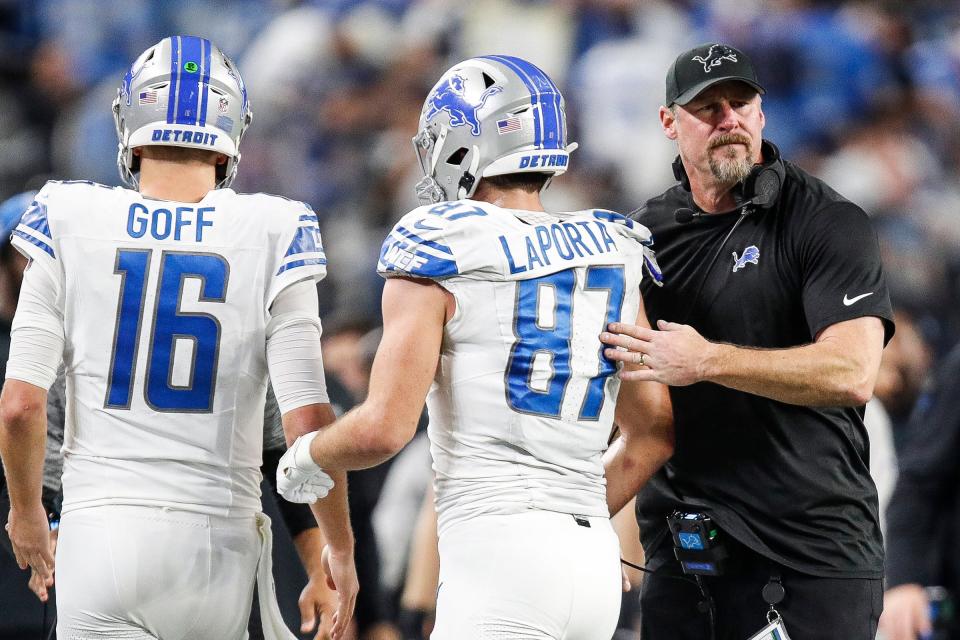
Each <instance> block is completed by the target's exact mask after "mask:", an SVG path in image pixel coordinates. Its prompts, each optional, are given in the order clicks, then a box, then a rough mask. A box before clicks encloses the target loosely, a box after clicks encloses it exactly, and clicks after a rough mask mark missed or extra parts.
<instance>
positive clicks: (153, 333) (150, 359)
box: [143, 250, 230, 413]
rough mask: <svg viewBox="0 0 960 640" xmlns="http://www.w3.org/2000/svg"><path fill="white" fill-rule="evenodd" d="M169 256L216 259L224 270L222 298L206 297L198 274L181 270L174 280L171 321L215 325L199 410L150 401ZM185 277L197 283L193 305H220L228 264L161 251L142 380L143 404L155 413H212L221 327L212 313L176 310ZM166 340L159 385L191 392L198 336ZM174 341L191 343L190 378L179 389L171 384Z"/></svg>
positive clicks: (187, 253) (190, 253) (195, 254)
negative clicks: (207, 378)
mask: <svg viewBox="0 0 960 640" xmlns="http://www.w3.org/2000/svg"><path fill="white" fill-rule="evenodd" d="M172 256H186V257H201V256H206V257H210V258H215V259H217V260H219V261H220V262H221V263H222V264H223V267H224V271H223V285H222V286H223V290H222V295H220V296H217V297H208V296H207V295H206V290H207V277H206V275H204V274H202V273H196V272H192V271H186V270H181V271H180V274H179V276H180V277H179V278H178V280H179V282H178V286H177V301H176V304H175V305H174V312H173V317H174V318H183V317H186V318H206V319H208V320H210V321H212V322H213V324H214V325H215V326H216V335H217V337H216V340H215V341H214V347H213V358H212V360H213V364H212V366H211V370H210V394H209V396H208V398H207V402H206V406H205V407H202V408H189V407H181V406H177V405H171V406H166V407H164V406H160V404H158V403H156V402H154V400H156V399H157V398H153V399H151V397H150V396H151V394H154V393H156V392H157V391H156V390H155V389H154V387H155V386H157V381H156V380H155V379H154V375H153V363H154V351H155V350H156V347H157V326H158V325H159V324H160V322H159V319H160V307H161V305H166V304H167V302H166V296H163V295H162V290H163V287H164V285H165V284H166V280H165V278H164V275H165V273H164V271H165V269H166V267H167V263H168V262H169V258H170V257H172ZM187 278H196V279H198V280H200V281H201V284H200V295H199V297H198V299H197V302H221V303H222V302H226V301H227V287H228V286H229V284H230V263H229V262H227V260H226V258H224V257H223V256H221V255H219V254H216V253H208V252H203V251H166V250H165V251H163V252H161V254H160V274H159V276H158V278H157V295H156V300H155V302H154V310H153V323H152V326H151V328H150V347H149V351H148V353H147V370H146V375H145V380H144V385H143V400H144V402H146V403H147V406H148V407H150V408H151V409H153V410H154V411H157V412H158V413H211V412H212V411H213V396H214V393H215V392H216V389H217V373H218V369H219V364H220V337H221V336H222V335H223V328H222V327H221V326H220V321H219V320H218V319H217V317H216V316H214V315H212V314H209V313H204V312H202V311H181V310H180V306H181V303H182V302H183V284H184V281H185V280H186V279H187ZM169 338H170V343H171V344H170V350H169V356H168V357H169V358H170V361H169V363H168V365H167V368H166V379H165V380H164V383H163V384H164V386H165V387H166V390H168V391H173V392H177V391H186V390H191V391H192V390H193V389H194V383H195V382H196V380H195V378H194V374H195V373H196V367H197V358H198V357H199V355H200V341H199V339H198V338H199V336H196V335H194V334H184V333H170V334H169ZM178 339H190V340H192V341H193V344H194V348H193V350H192V358H191V360H190V376H189V380H190V382H189V383H188V384H187V385H186V386H183V387H181V386H175V385H173V384H172V382H173V363H174V358H173V354H174V351H175V345H176V342H177V340H178Z"/></svg>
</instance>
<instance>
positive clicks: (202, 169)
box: [0, 36, 357, 640]
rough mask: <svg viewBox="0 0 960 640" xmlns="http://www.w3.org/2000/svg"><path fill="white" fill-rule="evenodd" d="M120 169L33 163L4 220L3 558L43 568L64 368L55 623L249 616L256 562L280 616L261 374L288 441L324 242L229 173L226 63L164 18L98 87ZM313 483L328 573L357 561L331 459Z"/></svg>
mask: <svg viewBox="0 0 960 640" xmlns="http://www.w3.org/2000/svg"><path fill="white" fill-rule="evenodd" d="M114 116H115V120H116V124H117V132H118V135H119V138H120V150H119V156H118V163H119V168H120V171H121V175H122V176H123V178H124V180H125V182H127V183H128V184H130V185H131V186H132V187H133V189H123V188H110V187H105V186H102V185H98V184H93V183H89V182H50V183H48V184H47V185H46V186H45V187H44V188H43V189H42V190H41V191H40V192H39V193H38V194H37V196H36V199H35V200H34V201H33V203H32V204H31V205H30V207H29V208H28V209H27V211H26V213H24V215H23V217H22V219H21V221H20V224H19V225H18V226H17V227H16V229H15V230H14V237H13V240H12V242H13V243H14V245H15V246H16V247H17V249H19V250H20V251H21V252H22V253H24V254H25V255H26V256H27V257H28V258H29V259H30V265H29V267H28V268H27V270H26V273H25V275H24V280H23V287H22V290H21V296H20V301H19V305H18V309H17V313H16V317H15V319H14V323H13V334H12V346H11V350H10V359H9V362H8V365H7V379H6V384H5V386H4V388H3V396H2V400H0V412H2V418H3V428H2V429H0V453H2V456H3V463H4V466H5V468H6V473H7V481H8V484H9V489H10V500H11V509H10V514H9V520H8V524H7V527H8V530H9V532H10V538H11V541H12V542H13V545H14V549H15V552H16V555H17V560H18V562H19V564H20V566H21V567H23V568H25V567H26V566H27V565H29V566H30V567H31V568H32V569H33V570H35V571H37V572H39V573H40V574H41V575H42V576H43V577H44V578H45V579H46V580H47V582H48V583H49V581H50V579H51V578H52V572H53V570H54V559H53V558H52V557H51V555H50V552H49V550H48V547H47V531H46V529H47V522H46V518H45V516H44V512H43V508H42V506H41V503H40V486H41V482H40V480H41V472H42V463H43V451H44V435H45V430H46V429H45V419H46V416H45V413H44V407H45V397H46V394H47V390H48V388H49V387H50V385H51V383H52V382H53V381H54V377H55V375H56V371H57V367H58V365H59V364H60V362H61V360H62V361H63V363H64V365H65V367H66V376H67V414H66V433H65V439H64V445H63V451H64V469H63V493H64V498H63V509H62V519H61V524H60V536H59V545H58V548H57V553H56V570H57V607H58V613H59V621H58V627H57V632H58V635H59V637H61V638H116V637H123V638H131V639H144V640H146V639H157V638H163V639H164V640H168V639H187V638H197V639H199V638H205V639H206V638H217V639H234V638H235V639H238V640H239V639H241V638H245V637H246V624H247V619H248V617H249V611H250V606H251V599H252V594H253V589H254V584H258V585H259V588H258V592H259V596H260V605H261V606H260V610H261V616H262V618H263V621H264V633H265V636H266V637H267V638H291V639H292V638H293V637H294V636H293V635H292V634H291V633H290V632H289V630H288V629H287V628H286V626H285V625H284V623H283V620H282V619H281V618H280V616H279V610H278V607H277V604H276V600H275V597H274V589H273V584H272V576H271V573H270V571H271V567H270V533H269V532H270V526H269V520H268V519H267V518H266V516H264V515H263V514H262V512H261V507H260V494H259V484H260V473H259V466H260V463H261V452H262V429H263V418H262V416H263V407H264V398H265V394H266V385H267V375H268V372H269V375H270V378H271V379H272V381H273V385H274V389H275V391H276V396H277V399H278V402H279V405H280V410H281V412H282V414H283V418H282V420H283V427H284V431H285V433H286V436H287V440H288V442H292V441H293V440H294V439H295V438H296V437H297V436H299V435H302V434H304V433H306V432H308V431H310V430H313V429H316V428H317V427H319V426H321V425H324V424H327V423H329V422H331V421H332V420H333V418H334V414H333V412H332V410H331V409H330V405H329V402H328V399H327V394H326V389H325V383H324V376H323V363H322V359H321V357H320V324H319V319H318V315H317V312H318V308H317V307H318V303H317V293H316V286H315V283H316V282H317V281H319V280H320V279H322V278H323V277H324V275H325V269H326V267H325V265H326V259H325V257H324V253H323V248H322V246H321V242H320V235H319V231H318V226H317V217H316V215H314V213H313V212H312V211H311V210H310V208H309V207H308V206H307V205H305V204H303V203H299V202H293V201H290V200H287V199H284V198H280V197H276V196H268V195H263V194H256V195H240V194H237V193H235V192H234V191H232V190H231V189H229V188H228V187H229V185H230V182H231V181H232V179H233V177H234V175H235V173H236V168H237V162H238V161H239V159H240V153H239V150H238V146H239V143H240V139H241V137H242V135H243V132H244V130H245V129H246V127H247V126H248V125H249V123H250V119H251V112H250V105H249V104H248V101H247V93H246V90H245V88H244V85H243V82H242V80H241V78H240V74H239V72H238V71H237V69H236V68H235V67H234V66H233V63H232V62H231V61H230V60H229V59H228V58H227V57H226V56H225V55H224V54H223V53H222V52H221V51H220V50H219V49H218V48H217V47H216V46H214V45H212V44H211V43H210V42H209V41H207V40H204V39H201V38H196V37H189V36H174V37H170V38H165V39H163V40H161V41H160V42H159V43H158V44H156V45H155V46H153V47H150V48H149V49H148V50H147V51H145V52H144V53H143V54H142V55H141V56H140V57H139V58H138V59H137V60H136V62H134V63H133V66H132V67H131V68H130V70H129V71H128V72H127V74H126V76H125V78H124V80H123V84H122V86H121V88H120V91H119V95H118V98H117V100H116V102H115V103H114ZM331 476H332V478H333V481H334V482H336V485H334V488H333V489H332V490H331V486H332V484H333V482H332V481H331V479H330V477H326V478H321V480H320V481H319V482H318V483H317V485H316V487H315V493H314V495H313V496H312V497H314V498H319V497H323V496H324V495H326V494H327V492H328V491H330V493H331V495H330V497H329V498H328V499H326V500H324V501H322V502H319V503H317V504H316V505H315V507H314V514H315V516H316V517H317V520H318V522H319V524H320V527H321V529H322V531H323V533H324V534H325V537H326V541H327V544H328V552H329V560H330V567H331V571H330V573H331V575H332V578H331V580H332V582H333V583H335V586H336V588H337V589H338V591H339V600H340V601H339V608H338V609H337V611H336V612H334V613H333V614H332V615H333V617H334V622H335V625H334V630H333V635H334V637H338V636H340V635H342V633H343V631H344V628H345V626H346V625H347V624H348V623H349V621H350V618H351V616H352V613H353V605H354V601H355V596H356V592H357V577H356V573H355V569H354V566H353V537H352V532H351V530H350V526H349V521H348V518H347V508H346V486H345V479H344V474H343V473H342V472H331Z"/></svg>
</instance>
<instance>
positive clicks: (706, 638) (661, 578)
mask: <svg viewBox="0 0 960 640" xmlns="http://www.w3.org/2000/svg"><path fill="white" fill-rule="evenodd" d="M727 544H728V546H729V548H730V552H731V557H732V559H733V566H732V568H731V569H730V570H728V571H727V572H726V575H724V576H718V577H713V576H704V577H703V583H704V585H705V586H706V588H707V590H708V593H709V594H710V595H711V596H712V597H713V600H714V611H715V627H716V635H715V640H747V638H749V637H751V636H752V635H753V634H755V633H756V632H757V631H759V630H760V629H761V628H763V626H764V625H766V624H767V622H766V618H765V612H766V611H767V609H768V608H769V607H768V605H767V604H766V603H764V601H763V597H762V595H761V593H760V592H761V590H762V589H763V587H764V585H765V584H767V582H769V580H770V575H771V569H772V568H773V564H772V562H771V561H770V560H768V559H766V558H764V557H762V556H760V555H759V554H757V553H755V552H754V551H752V550H750V549H748V548H746V547H744V546H742V545H740V544H738V543H736V542H735V541H732V540H731V539H730V538H729V537H728V538H727ZM653 560H655V562H651V563H648V565H649V564H652V565H653V566H658V565H661V564H662V565H663V566H660V567H659V568H658V569H657V571H656V574H644V582H643V590H642V592H641V596H640V610H641V634H640V637H641V638H642V640H711V635H710V619H709V614H708V613H706V612H701V611H700V610H699V609H698V604H699V603H700V602H701V601H702V600H703V597H702V596H701V594H700V590H699V589H698V588H697V585H696V584H695V583H693V582H692V581H686V580H678V579H676V578H672V577H667V576H681V575H683V573H682V571H681V570H680V565H679V563H678V562H677V561H676V559H675V558H674V556H673V548H672V542H671V541H669V540H667V542H666V543H664V544H661V545H660V548H659V549H657V550H656V551H655V553H654V557H653ZM664 560H666V562H664ZM779 571H780V578H781V583H782V584H783V586H784V588H785V589H786V597H785V599H784V600H783V602H781V603H780V604H779V605H777V610H778V611H779V612H780V614H781V616H783V619H784V622H785V624H786V628H787V633H789V634H790V638H791V640H841V639H842V640H874V637H875V636H876V632H877V620H878V619H879V618H880V612H881V611H882V610H883V581H882V580H880V579H865V578H864V579H860V578H820V577H816V576H810V575H806V574H802V573H799V572H797V571H794V570H792V569H787V568H785V567H779ZM691 580H692V577H691Z"/></svg>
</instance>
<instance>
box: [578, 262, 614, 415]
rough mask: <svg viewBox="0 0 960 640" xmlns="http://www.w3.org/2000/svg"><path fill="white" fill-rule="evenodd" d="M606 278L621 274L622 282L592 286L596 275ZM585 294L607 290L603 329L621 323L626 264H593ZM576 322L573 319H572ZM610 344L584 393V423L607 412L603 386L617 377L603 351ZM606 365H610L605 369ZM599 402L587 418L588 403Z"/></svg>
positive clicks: (611, 361) (600, 355)
mask: <svg viewBox="0 0 960 640" xmlns="http://www.w3.org/2000/svg"><path fill="white" fill-rule="evenodd" d="M600 274H605V275H603V279H606V280H611V279H612V278H610V274H616V275H619V276H620V277H619V279H612V280H613V282H612V283H609V284H606V285H605V284H602V283H600V284H592V282H593V280H596V279H598V278H594V277H593V276H594V275H600ZM583 290H584V291H606V292H607V304H606V307H607V315H606V316H605V320H604V323H603V327H602V329H601V330H605V329H606V328H607V325H608V324H610V323H611V322H617V321H618V320H620V316H621V315H622V313H623V299H624V297H625V296H626V293H627V283H626V279H625V274H624V268H623V266H622V265H612V264H610V265H593V266H590V267H587V273H586V279H585V282H584V285H583ZM571 322H572V320H571ZM606 346H607V345H605V344H603V343H600V348H599V349H598V351H597V357H598V361H599V366H598V370H597V375H595V376H594V377H592V378H590V382H589V383H588V384H587V392H586V393H585V394H583V402H582V403H581V404H580V412H579V414H578V416H579V419H580V420H589V421H596V420H599V419H600V414H601V413H602V412H603V404H604V403H605V402H606V400H607V398H606V394H605V393H604V392H603V387H604V385H606V380H607V378H609V377H610V376H611V375H613V374H614V373H615V372H616V370H617V363H616V362H614V361H613V360H611V359H610V358H608V357H607V356H605V355H604V353H603V350H604V348H605V347H606ZM605 365H606V366H605ZM596 399H598V400H599V402H598V404H597V407H596V410H595V415H594V413H593V412H591V414H588V415H585V414H584V411H585V410H586V408H587V403H588V402H590V401H591V400H594V401H597V400H596Z"/></svg>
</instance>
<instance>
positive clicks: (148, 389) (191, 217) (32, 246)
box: [8, 182, 326, 515]
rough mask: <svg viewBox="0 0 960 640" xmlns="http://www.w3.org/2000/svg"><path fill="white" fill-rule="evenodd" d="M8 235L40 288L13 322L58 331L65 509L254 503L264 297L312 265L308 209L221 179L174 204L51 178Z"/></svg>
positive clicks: (320, 269) (313, 230)
mask: <svg viewBox="0 0 960 640" xmlns="http://www.w3.org/2000/svg"><path fill="white" fill-rule="evenodd" d="M12 242H13V244H14V246H15V247H16V248H17V249H18V250H20V251H21V252H22V253H24V254H25V255H26V256H28V257H29V258H30V259H31V266H30V269H39V270H41V271H42V272H43V276H44V280H43V281H44V282H48V283H49V289H51V290H50V291H41V292H36V294H37V296H42V297H43V304H41V305H39V306H36V308H34V309H33V310H32V311H30V312H28V311H27V310H26V309H22V308H21V309H18V313H17V321H16V322H15V325H20V326H29V327H30V328H34V329H35V328H42V329H47V330H49V331H51V332H54V333H56V332H60V331H62V335H63V337H64V350H63V360H64V364H65V366H66V373H67V394H68V396H67V397H68V403H67V404H68V408H67V416H66V425H65V440H64V476H63V486H64V511H67V510H69V509H71V508H79V507H83V506H96V505H100V504H147V505H158V506H172V507H178V508H185V509H190V510H195V511H202V512H205V513H211V514H214V515H234V514H240V513H243V512H250V513H252V512H256V511H259V510H260V500H259V496H260V493H259V483H260V472H259V467H260V461H261V451H262V429H263V421H262V415H263V403H264V398H265V393H266V384H267V365H266V349H265V345H266V326H267V322H268V321H269V318H270V316H269V309H270V306H271V304H272V302H273V300H274V298H275V297H276V296H277V294H278V293H279V292H280V291H282V290H283V289H285V288H286V287H287V286H289V285H291V284H293V283H295V282H298V281H301V280H307V279H313V280H320V279H322V278H323V276H324V275H325V273H326V267H325V265H326V259H325V257H324V254H323V249H322V246H321V242H320V236H319V232H318V228H317V217H316V215H314V214H313V213H312V212H311V211H310V210H309V208H308V207H307V206H306V205H304V204H302V203H299V202H293V201H290V200H286V199H283V198H279V197H276V196H267V195H263V194H255V195H239V194H237V193H235V192H233V191H232V190H230V189H216V190H213V191H210V192H209V193H208V194H207V195H206V196H205V197H204V198H203V200H201V201H200V202H197V203H177V202H169V201H163V200H151V199H149V198H145V197H143V196H141V195H140V194H139V193H137V192H135V191H131V190H128V189H122V188H108V187H104V186H101V185H97V184H93V183H88V182H62V183H61V182H51V183H48V184H47V185H46V186H45V187H44V188H43V189H42V190H41V191H40V193H38V194H37V197H36V199H35V200H34V202H33V203H32V204H31V206H30V207H29V208H28V210H27V211H26V213H25V214H24V215H23V217H22V218H21V221H20V224H19V225H18V226H17V228H16V229H15V230H14V234H13V238H12ZM31 293H33V292H31ZM21 307H23V305H21ZM31 307H34V305H31ZM18 328H19V327H18V326H15V327H14V331H15V332H16V331H17V330H18ZM9 373H10V372H9V370H8V375H9ZM27 381H28V382H32V381H31V380H29V379H28V380H27Z"/></svg>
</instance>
